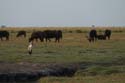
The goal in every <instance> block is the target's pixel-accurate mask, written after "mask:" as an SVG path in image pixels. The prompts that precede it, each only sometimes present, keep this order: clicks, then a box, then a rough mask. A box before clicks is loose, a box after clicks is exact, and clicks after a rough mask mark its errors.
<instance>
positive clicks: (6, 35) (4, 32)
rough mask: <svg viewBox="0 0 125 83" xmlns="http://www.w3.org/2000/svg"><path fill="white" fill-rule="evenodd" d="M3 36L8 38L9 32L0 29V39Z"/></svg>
mask: <svg viewBox="0 0 125 83" xmlns="http://www.w3.org/2000/svg"><path fill="white" fill-rule="evenodd" d="M3 37H5V38H6V40H9V32H8V31H0V38H1V40H3Z"/></svg>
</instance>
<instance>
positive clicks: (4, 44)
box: [0, 27, 125, 83]
mask: <svg viewBox="0 0 125 83" xmlns="http://www.w3.org/2000/svg"><path fill="white" fill-rule="evenodd" d="M47 29H48V30H62V32H63V38H62V39H61V41H60V42H59V43H55V42H54V39H52V40H51V42H47V43H46V42H40V41H38V42H36V41H34V45H33V54H32V55H29V54H28V52H27V46H28V44H29V42H28V38H29V37H30V35H31V33H32V32H33V31H44V30H47ZM91 29H92V28H86V27H73V28H66V27H64V28H62V27H61V28H58V27H42V28H40V27H39V28H38V27H35V28H34V27H31V28H18V27H15V28H12V27H7V28H0V30H7V31H9V33H10V39H9V41H5V40H4V41H0V63H6V64H7V63H22V64H23V63H24V64H25V63H32V64H44V65H45V64H62V65H63V64H64V65H65V64H72V65H74V66H78V65H80V67H79V69H78V70H77V72H76V73H75V75H74V76H73V77H44V78H41V79H40V80H38V82H37V83H125V28H124V27H97V28H95V29H96V30H97V32H98V34H103V33H104V30H105V29H110V30H111V31H112V35H111V39H110V40H97V41H96V42H93V43H90V42H89V41H88V40H87V38H86V36H87V35H88V33H89V31H90V30H91ZM20 30H25V31H26V32H27V37H26V38H23V37H19V38H16V34H17V32H18V31H20ZM76 64H77V65H76ZM84 66H85V67H84ZM2 67H3V66H0V68H2ZM8 67H10V66H8ZM15 68H16V67H15ZM17 69H18V68H17Z"/></svg>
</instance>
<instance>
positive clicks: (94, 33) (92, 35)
mask: <svg viewBox="0 0 125 83" xmlns="http://www.w3.org/2000/svg"><path fill="white" fill-rule="evenodd" d="M96 38H97V31H96V30H94V29H93V30H91V31H90V32H89V38H88V40H89V42H91V41H92V42H94V41H95V40H96Z"/></svg>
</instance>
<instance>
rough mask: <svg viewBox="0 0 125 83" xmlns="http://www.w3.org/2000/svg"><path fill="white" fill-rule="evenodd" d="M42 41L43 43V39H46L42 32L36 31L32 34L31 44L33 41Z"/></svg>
mask: <svg viewBox="0 0 125 83" xmlns="http://www.w3.org/2000/svg"><path fill="white" fill-rule="evenodd" d="M34 39H35V40H36V41H37V40H38V39H39V40H40V41H41V42H43V39H44V33H43V32H42V31H36V32H33V33H32V34H31V37H30V38H29V42H31V41H33V40H34Z"/></svg>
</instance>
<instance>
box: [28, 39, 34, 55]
mask: <svg viewBox="0 0 125 83" xmlns="http://www.w3.org/2000/svg"><path fill="white" fill-rule="evenodd" d="M32 47H33V42H32V41H31V42H30V43H29V45H28V53H29V54H30V55H31V54H32Z"/></svg>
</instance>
